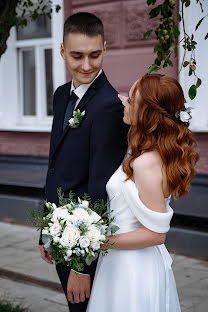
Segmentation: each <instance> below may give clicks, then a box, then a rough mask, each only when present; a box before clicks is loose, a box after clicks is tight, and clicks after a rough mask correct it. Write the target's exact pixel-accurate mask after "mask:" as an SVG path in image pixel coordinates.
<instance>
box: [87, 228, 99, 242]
mask: <svg viewBox="0 0 208 312" xmlns="http://www.w3.org/2000/svg"><path fill="white" fill-rule="evenodd" d="M85 235H86V236H87V237H88V238H89V240H90V241H91V242H97V241H99V240H100V230H99V229H98V228H97V227H96V226H95V225H91V226H89V228H88V231H87V232H86V233H85Z"/></svg>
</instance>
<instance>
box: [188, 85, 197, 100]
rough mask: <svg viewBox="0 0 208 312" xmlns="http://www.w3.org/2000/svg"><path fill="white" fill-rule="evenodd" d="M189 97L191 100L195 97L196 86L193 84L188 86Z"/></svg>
mask: <svg viewBox="0 0 208 312" xmlns="http://www.w3.org/2000/svg"><path fill="white" fill-rule="evenodd" d="M188 94H189V97H190V99H191V100H193V99H194V98H195V97H196V86H195V85H192V86H191V87H190V88H189V92H188Z"/></svg>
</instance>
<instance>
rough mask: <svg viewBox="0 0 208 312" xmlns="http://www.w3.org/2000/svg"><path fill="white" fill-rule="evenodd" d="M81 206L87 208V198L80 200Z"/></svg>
mask: <svg viewBox="0 0 208 312" xmlns="http://www.w3.org/2000/svg"><path fill="white" fill-rule="evenodd" d="M82 206H83V207H84V208H89V202H88V201H87V200H83V201H82Z"/></svg>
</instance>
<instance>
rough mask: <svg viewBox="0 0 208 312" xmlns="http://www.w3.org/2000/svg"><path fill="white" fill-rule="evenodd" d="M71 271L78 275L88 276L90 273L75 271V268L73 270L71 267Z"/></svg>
mask: <svg viewBox="0 0 208 312" xmlns="http://www.w3.org/2000/svg"><path fill="white" fill-rule="evenodd" d="M71 271H73V272H75V273H77V274H80V275H86V276H90V274H85V273H80V272H77V271H75V270H73V269H71Z"/></svg>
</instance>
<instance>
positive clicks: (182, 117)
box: [180, 112, 190, 122]
mask: <svg viewBox="0 0 208 312" xmlns="http://www.w3.org/2000/svg"><path fill="white" fill-rule="evenodd" d="M189 119H190V115H189V114H188V113H187V112H180V120H181V121H182V122H188V121H189Z"/></svg>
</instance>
